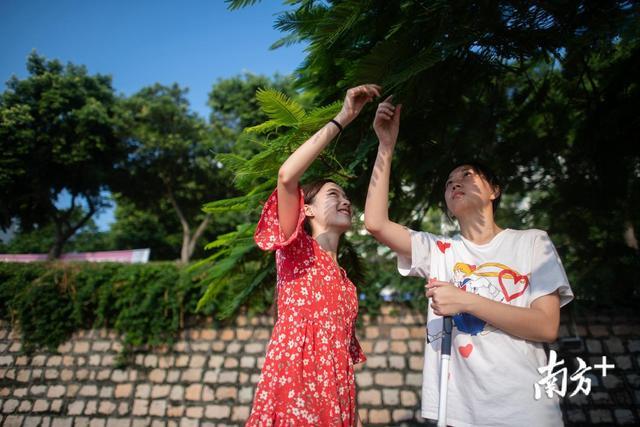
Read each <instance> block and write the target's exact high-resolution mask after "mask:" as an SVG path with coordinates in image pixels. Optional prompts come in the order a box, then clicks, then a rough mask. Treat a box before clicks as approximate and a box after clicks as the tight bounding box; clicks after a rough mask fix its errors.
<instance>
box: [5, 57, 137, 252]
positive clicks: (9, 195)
mask: <svg viewBox="0 0 640 427" xmlns="http://www.w3.org/2000/svg"><path fill="white" fill-rule="evenodd" d="M27 70H28V71H29V76H28V77H27V78H25V79H22V80H20V79H18V78H17V77H12V78H11V79H10V80H9V81H8V82H7V90H6V91H5V92H4V93H2V96H1V97H0V149H1V150H2V160H0V162H1V167H0V194H1V198H2V201H3V202H2V207H1V208H0V226H2V227H3V228H5V229H6V228H7V227H9V226H10V225H11V223H12V221H13V220H14V218H17V219H18V220H19V224H20V228H21V229H22V230H25V231H29V230H32V229H33V228H34V227H45V226H48V225H50V224H52V225H53V227H54V229H55V236H54V238H53V239H52V245H51V247H50V248H49V255H50V257H52V258H57V257H58V256H59V255H60V253H61V251H62V247H63V245H64V243H65V242H66V241H67V240H69V238H71V237H72V236H73V235H74V234H75V232H76V231H77V230H79V229H81V228H82V227H83V226H84V225H86V224H87V222H88V221H89V220H90V219H91V217H92V216H93V215H94V214H95V213H96V212H97V211H99V210H100V209H101V208H103V207H104V206H105V205H106V203H107V200H106V199H105V195H104V194H103V193H102V190H104V189H105V188H106V186H107V185H108V183H109V182H110V173H111V168H112V165H113V164H115V163H116V162H118V161H120V160H121V159H123V158H124V156H125V149H124V145H123V144H122V143H121V141H122V140H121V130H122V126H121V122H120V115H119V112H118V103H117V98H116V96H115V94H114V91H113V88H112V86H111V78H110V77H108V76H103V75H95V76H91V75H89V74H88V73H87V70H86V68H84V67H82V66H77V65H74V64H71V63H70V64H67V65H66V66H63V65H62V64H61V63H60V62H58V61H56V60H52V61H47V60H46V59H45V58H44V57H42V56H40V55H38V54H37V53H35V52H34V53H32V54H31V55H30V56H29V58H28V60H27ZM65 192H66V193H67V194H68V198H69V200H70V202H69V207H68V208H60V207H58V205H57V203H56V202H57V201H58V199H59V198H60V197H61V195H62V194H64V193H65ZM81 211H82V215H78V213H79V212H81Z"/></svg>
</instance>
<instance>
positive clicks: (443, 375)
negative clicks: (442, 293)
mask: <svg viewBox="0 0 640 427" xmlns="http://www.w3.org/2000/svg"><path fill="white" fill-rule="evenodd" d="M452 327H453V322H452V321H451V316H445V317H443V318H442V346H441V347H440V401H439V403H438V427H446V426H447V387H448V385H449V359H451V329H452Z"/></svg>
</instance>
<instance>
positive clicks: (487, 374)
mask: <svg viewBox="0 0 640 427" xmlns="http://www.w3.org/2000/svg"><path fill="white" fill-rule="evenodd" d="M410 233H411V259H408V258H405V257H398V271H399V272H400V274H402V275H404V276H406V275H411V276H420V277H425V278H427V277H428V278H434V279H437V280H441V281H445V282H447V281H450V282H452V283H454V284H455V285H457V286H458V287H460V288H464V289H466V291H467V292H474V293H476V294H479V295H481V296H483V297H486V298H489V299H492V300H494V301H500V302H502V303H505V304H511V305H514V306H518V307H529V306H530V305H531V303H532V302H533V301H534V300H535V299H536V298H538V297H541V296H543V295H548V294H551V293H553V292H555V291H556V290H558V291H559V294H560V305H561V306H563V305H565V304H567V303H568V302H569V301H571V300H572V299H573V292H572V291H571V287H570V286H569V282H568V280H567V276H566V274H565V271H564V268H563V267H562V263H561V261H560V258H559V257H558V254H557V252H556V250H555V247H554V246H553V243H551V240H550V239H549V236H548V235H547V233H546V232H544V231H541V230H522V231H519V230H510V229H506V230H503V231H501V232H500V233H498V234H497V235H496V236H495V237H494V238H493V240H492V241H491V242H489V243H487V244H484V245H477V244H475V243H473V242H470V241H468V240H466V239H465V238H464V237H462V236H460V235H456V236H454V237H442V236H436V235H433V234H430V233H425V232H416V231H410ZM453 319H454V328H453V332H452V347H451V361H450V362H449V386H448V387H449V391H448V394H447V424H448V425H453V426H492V427H493V426H499V425H505V426H528V427H530V426H558V425H562V413H561V411H560V407H559V401H558V399H557V398H555V397H557V396H555V395H554V398H549V397H547V395H546V394H544V393H543V394H542V398H540V399H539V400H535V399H534V384H535V383H536V382H538V381H540V380H541V379H542V376H541V375H540V373H539V372H538V368H540V367H542V366H545V365H547V363H548V362H547V357H546V354H545V351H544V349H543V346H542V344H541V343H535V342H530V341H526V340H523V339H520V338H517V337H514V336H512V335H509V334H507V333H504V332H502V331H501V330H498V329H496V328H495V327H492V326H491V325H488V324H486V323H485V322H484V321H482V320H480V319H478V318H476V317H474V316H472V315H470V314H467V313H463V314H461V315H457V316H454V318H453ZM427 331H428V332H427V342H426V344H425V358H424V375H423V384H422V416H423V417H425V418H431V419H437V416H438V397H439V380H440V345H441V342H442V317H440V316H437V315H435V314H434V313H433V310H432V309H431V307H429V308H428V314H427Z"/></svg>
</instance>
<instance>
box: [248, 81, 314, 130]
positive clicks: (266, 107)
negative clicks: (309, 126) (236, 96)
mask: <svg viewBox="0 0 640 427" xmlns="http://www.w3.org/2000/svg"><path fill="white" fill-rule="evenodd" d="M256 99H257V100H258V102H259V103H260V108H261V109H262V111H263V112H264V113H265V114H266V115H267V116H269V118H270V119H271V120H273V121H274V122H276V123H278V124H279V125H280V126H288V127H293V126H297V125H298V124H299V123H300V121H301V120H302V119H304V117H305V115H306V113H305V111H304V109H303V108H302V106H301V105H300V104H298V103H297V102H295V101H293V100H292V99H291V98H289V97H287V96H286V95H285V94H283V93H281V92H278V91H276V90H273V89H259V90H258V91H257V92H256Z"/></svg>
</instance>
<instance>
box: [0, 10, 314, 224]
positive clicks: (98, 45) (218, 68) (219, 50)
mask: <svg viewBox="0 0 640 427" xmlns="http://www.w3.org/2000/svg"><path fill="white" fill-rule="evenodd" d="M285 9H286V7H285V6H284V5H282V2H280V1H273V0H265V1H263V2H261V3H258V4H257V5H255V6H251V7H247V8H244V9H240V10H236V11H229V10H227V8H226V4H225V3H224V2H223V1H222V0H187V1H181V2H178V1H168V0H156V1H149V0H137V1H131V0H129V1H123V0H107V1H104V0H103V1H97V0H84V1H81V0H55V1H51V0H48V1H45V0H0V40H2V41H3V43H2V47H1V48H0V82H1V84H2V86H1V89H2V90H4V89H5V82H6V81H7V80H8V79H9V77H10V76H11V75H12V74H15V75H17V76H18V77H21V78H23V77H26V76H27V71H26V68H25V63H26V58H27V56H28V55H29V53H30V52H31V51H32V50H33V49H35V50H36V51H37V52H38V53H39V54H40V55H44V56H45V57H47V58H50V59H53V58H56V59H59V60H61V61H62V62H63V63H66V62H73V63H75V64H83V65H85V66H86V67H87V68H88V70H89V72H90V73H91V74H95V73H100V74H110V75H111V76H112V77H113V86H114V88H115V89H116V91H117V92H118V93H124V94H126V95H130V94H132V93H135V92H136V91H138V90H139V89H141V88H142V87H144V86H147V85H151V84H153V83H156V82H159V83H162V84H171V83H173V82H177V83H178V84H180V85H181V86H183V87H185V86H186V87H188V88H189V100H190V102H191V107H192V109H193V110H194V111H196V112H198V113H199V114H200V115H202V116H203V117H207V116H208V114H209V110H208V108H207V107H206V100H207V94H208V92H209V91H210V90H211V86H212V84H213V83H214V82H215V81H216V80H217V79H219V78H225V77H231V76H234V75H236V74H240V73H243V72H245V71H248V72H252V73H255V74H266V75H273V74H274V73H276V72H279V73H280V74H289V73H291V72H293V71H294V70H295V68H296V67H297V66H298V65H300V63H301V62H302V60H303V59H304V46H301V45H294V46H290V47H284V48H280V49H277V50H274V51H271V50H269V46H270V45H271V44H272V43H273V42H274V41H276V40H278V39H279V38H280V37H281V36H282V33H280V32H278V31H277V30H275V29H273V22H274V19H275V14H276V13H277V12H280V11H282V10H285ZM112 220H113V214H112V212H111V211H109V212H106V213H104V214H103V215H101V216H100V217H99V218H98V219H97V222H98V223H99V225H100V227H101V228H102V229H104V228H106V227H107V225H108V224H109V223H110V222H111V221H112Z"/></svg>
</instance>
